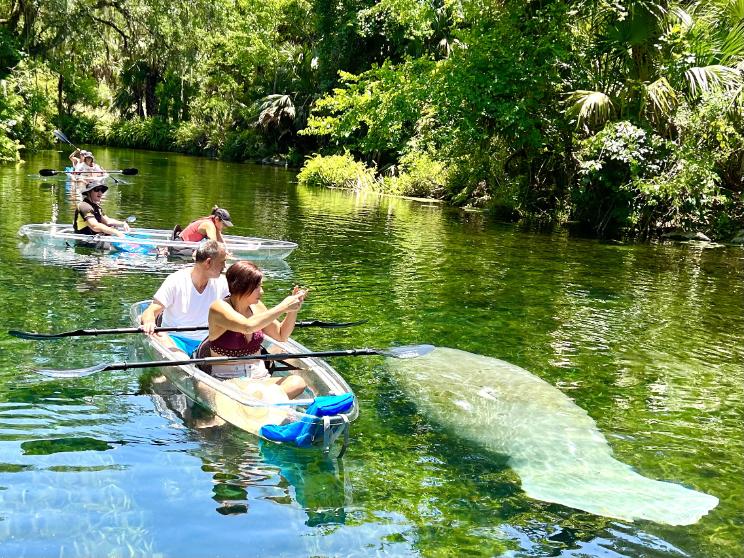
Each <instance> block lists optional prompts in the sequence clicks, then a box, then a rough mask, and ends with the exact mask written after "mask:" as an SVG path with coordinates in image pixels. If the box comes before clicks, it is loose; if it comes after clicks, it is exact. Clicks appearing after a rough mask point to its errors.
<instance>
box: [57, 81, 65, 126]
mask: <svg viewBox="0 0 744 558" xmlns="http://www.w3.org/2000/svg"><path fill="white" fill-rule="evenodd" d="M64 82H65V78H64V76H63V75H62V74H59V79H57V116H58V117H59V116H62V111H63V109H64V107H63V106H62V89H63V88H62V86H63V84H64Z"/></svg>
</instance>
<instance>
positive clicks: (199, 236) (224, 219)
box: [174, 205, 233, 242]
mask: <svg viewBox="0 0 744 558" xmlns="http://www.w3.org/2000/svg"><path fill="white" fill-rule="evenodd" d="M232 226H233V224H232V219H231V218H230V213H229V212H228V211H227V209H224V208H222V207H219V206H217V205H215V206H214V207H213V208H212V213H211V214H210V215H208V216H207V217H200V218H199V219H197V220H196V221H193V222H191V223H189V225H188V226H187V227H186V228H185V229H183V230H182V231H176V230H174V237H175V238H177V239H179V240H184V241H186V242H201V241H202V240H204V239H205V238H208V239H209V240H216V241H217V242H225V240H224V239H223V237H222V231H223V229H224V228H225V227H232ZM176 227H178V225H176Z"/></svg>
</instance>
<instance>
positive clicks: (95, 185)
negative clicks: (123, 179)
mask: <svg viewBox="0 0 744 558" xmlns="http://www.w3.org/2000/svg"><path fill="white" fill-rule="evenodd" d="M95 188H103V191H104V192H105V191H106V190H108V186H106V183H105V182H104V181H103V180H91V181H90V182H88V183H87V184H86V185H85V188H83V189H82V190H81V191H80V193H81V194H87V193H88V192H90V191H91V190H93V189H95Z"/></svg>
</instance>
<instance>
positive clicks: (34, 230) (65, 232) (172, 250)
mask: <svg viewBox="0 0 744 558" xmlns="http://www.w3.org/2000/svg"><path fill="white" fill-rule="evenodd" d="M18 234H19V235H20V236H24V237H26V238H27V239H28V240H29V241H31V242H35V243H40V244H46V245H49V246H57V247H65V246H89V247H93V248H97V249H99V250H110V251H118V252H133V253H137V254H153V255H160V256H163V255H171V256H184V257H190V256H191V255H192V254H193V252H194V250H195V249H196V247H197V246H199V243H198V242H184V241H182V240H172V234H173V233H172V231H169V230H162V229H140V228H134V229H132V230H131V231H130V232H128V233H126V236H125V237H124V238H120V237H116V236H108V235H88V234H78V233H76V232H75V231H74V230H73V228H72V225H65V224H59V223H35V224H29V225H23V226H22V227H21V228H20V229H19V231H18ZM224 238H225V244H226V245H227V250H228V252H229V253H230V255H231V257H232V259H237V260H243V259H246V260H268V259H284V258H286V257H287V256H289V254H291V253H292V251H293V250H294V249H295V248H297V244H295V243H294V242H288V241H285V240H270V239H266V238H253V237H247V236H233V235H225V236H224Z"/></svg>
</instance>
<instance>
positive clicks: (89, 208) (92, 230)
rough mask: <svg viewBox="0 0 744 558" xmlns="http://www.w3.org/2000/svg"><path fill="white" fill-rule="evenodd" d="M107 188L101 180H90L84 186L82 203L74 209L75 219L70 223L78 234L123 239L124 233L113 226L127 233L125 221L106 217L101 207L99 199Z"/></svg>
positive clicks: (127, 226)
mask: <svg viewBox="0 0 744 558" xmlns="http://www.w3.org/2000/svg"><path fill="white" fill-rule="evenodd" d="M106 190H108V186H106V184H104V182H103V180H100V179H99V180H92V181H90V182H89V183H88V184H86V185H85V187H84V189H83V190H82V192H81V194H82V195H83V201H81V202H80V203H79V204H77V207H75V217H74V218H73V221H72V227H73V229H75V232H76V233H79V234H90V235H94V234H109V235H113V236H118V237H123V236H124V233H123V232H121V231H120V230H118V229H115V228H114V227H115V226H119V227H122V228H123V229H124V231H126V232H128V231H129V224H128V223H127V222H126V221H119V220H117V219H112V218H111V217H109V216H107V215H106V214H105V213H104V211H103V208H102V207H101V198H102V197H103V194H104V192H105V191H106Z"/></svg>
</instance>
